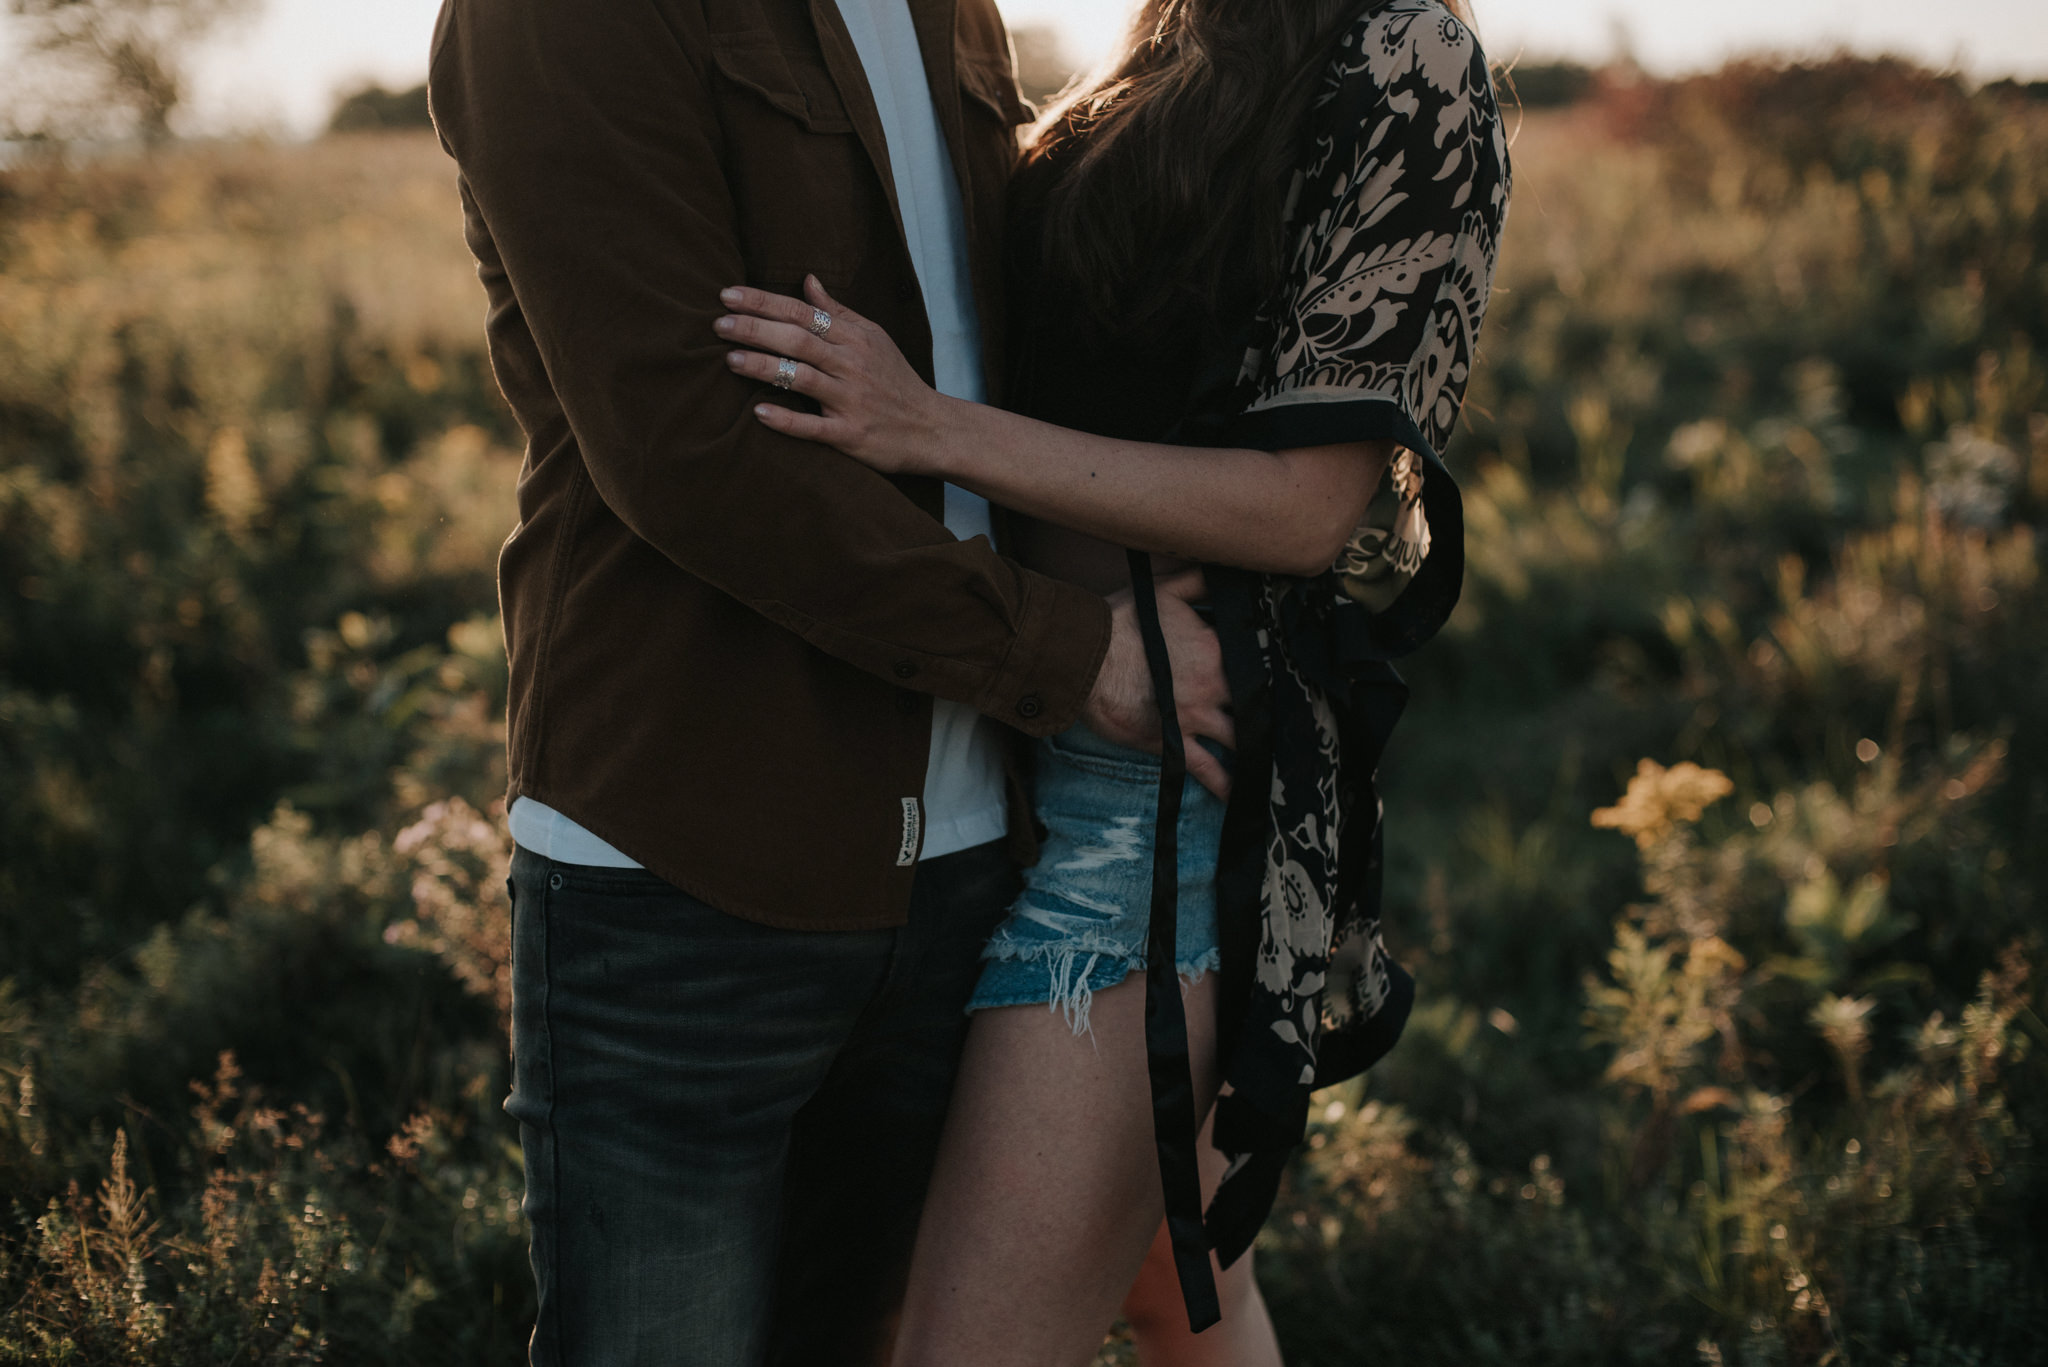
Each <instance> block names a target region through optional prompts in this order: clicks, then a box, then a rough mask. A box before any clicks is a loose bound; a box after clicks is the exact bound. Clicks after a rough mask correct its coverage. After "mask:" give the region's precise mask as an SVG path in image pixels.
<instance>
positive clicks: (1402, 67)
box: [1232, 0, 1510, 659]
mask: <svg viewBox="0 0 2048 1367" xmlns="http://www.w3.org/2000/svg"><path fill="white" fill-rule="evenodd" d="M1509 185H1510V170H1509V165H1508V154H1507V144H1506V138H1505V135H1504V131H1503V129H1502V126H1501V119H1500V110H1499V106H1498V105H1497V104H1496V102H1495V100H1494V94H1493V85H1492V81H1491V78H1490V76H1489V73H1488V70H1487V64H1486V59H1485V56H1484V54H1483V53H1482V52H1481V50H1480V48H1479V45H1478V43H1477V41H1476V40H1475V39H1474V38H1473V35H1472V34H1471V32H1470V31H1469V30H1468V29H1466V28H1465V26H1464V25H1462V24H1460V23H1459V22H1458V20H1457V19H1456V18H1454V17H1453V16H1452V15H1451V14H1450V13H1449V12H1448V11H1446V10H1445V9H1444V8H1443V7H1442V6H1441V5H1440V4H1437V3H1435V0H1395V3H1393V4H1391V5H1388V6H1385V7H1383V8H1380V9H1377V10H1375V11H1374V12H1373V13H1372V14H1370V15H1368V16H1367V17H1366V18H1365V19H1363V20H1362V21H1361V22H1360V23H1359V25H1358V26H1357V27H1355V28H1354V29H1353V30H1352V31H1351V32H1350V33H1349V34H1348V35H1347V36H1346V37H1345V39H1344V40H1343V42H1342V44H1341V47H1340V50H1339V53H1338V57H1337V59H1336V61H1335V62H1334V63H1333V65H1332V66H1331V68H1330V70H1329V74H1328V77H1327V79H1326V86H1325V90H1324V91H1323V94H1322V96H1321V97H1320V99H1319V101H1318V104H1317V107H1316V112H1315V117H1314V134H1313V142H1312V145H1311V148H1310V153H1309V156H1308V159H1307V161H1306V163H1305V165H1304V166H1303V167H1302V168H1301V171H1300V173H1299V175H1298V176H1297V179H1296V182H1295V189H1294V203H1293V205H1292V210H1291V214H1290V219H1289V222H1290V232H1291V234H1292V241H1293V250H1292V255H1291V258H1290V262H1289V266H1288V269H1287V275H1286V281H1285V285H1284V287H1283V289H1282V291H1281V293H1280V295H1279V296H1278V298H1277V300H1276V303H1275V304H1274V306H1273V310H1272V312H1271V314H1270V316H1269V317H1268V318H1267V320H1266V322H1267V326H1266V328H1265V329H1264V335H1265V336H1266V337H1267V339H1268V342H1267V345H1265V346H1264V347H1260V348H1256V349H1254V351H1253V353H1252V354H1251V355H1249V356H1247V358H1246V370H1245V374H1244V376H1243V377H1242V382H1243V383H1244V384H1245V385H1246V389H1245V390H1244V391H1243V392H1246V393H1247V394H1248V395H1249V396H1250V401H1249V403H1248V405H1247V406H1246V407H1245V409H1244V410H1243V412H1242V413H1241V414H1240V415H1239V417H1238V418H1237V420H1236V422H1235V423H1234V424H1233V431H1232V436H1233V438H1234V439H1235V440H1237V441H1239V442H1241V443H1243V444H1245V445H1248V446H1254V447H1258V448H1260V449H1265V450H1280V449H1286V448H1291V447H1301V446H1322V445H1334V444H1337V443H1342V442H1355V441H1371V440H1391V441H1393V442H1394V443H1396V444H1397V446H1398V447H1399V448H1400V449H1399V450H1398V452H1397V453H1396V456H1395V459H1394V462H1393V465H1392V467H1391V468H1390V470H1389V477H1388V479H1387V481H1386V483H1385V485H1384V486H1383V487H1382V488H1381V491H1380V494H1379V496H1378V497H1377V498H1376V499H1375V500H1374V502H1373V504H1372V506H1371V507H1370V508H1369V509H1368V510H1367V513H1366V516H1365V519H1364V521H1363V522H1361V523H1360V525H1359V527H1358V529H1357V531H1356V532H1355V533H1354V534H1353V536H1352V537H1351V540H1350V542H1349V543H1348V544H1347V546H1346V547H1345V550H1344V552H1343V554H1342V555H1341V556H1340V557H1339V559H1338V561H1337V563H1336V564H1335V565H1334V566H1333V567H1332V569H1331V574H1332V575H1333V576H1334V578H1335V581H1336V586H1337V588H1338V589H1339V590H1341V595H1342V598H1343V599H1344V600H1346V601H1348V602H1350V603H1352V604H1355V605H1357V606H1358V607H1359V608H1362V609H1364V612H1365V617H1366V619H1367V620H1366V621H1364V622H1362V623H1354V624H1353V625H1354V626H1356V627H1358V628H1359V629H1360V634H1362V636H1363V637H1364V638H1365V639H1363V640H1360V641H1358V642H1356V644H1357V645H1358V646H1359V648H1360V649H1362V650H1363V651H1364V652H1365V653H1366V654H1368V655H1371V656H1374V657H1376V658H1380V659H1387V658H1391V657H1392V656H1395V655H1399V654H1404V653H1406V652H1407V651H1409V650H1412V649H1414V648H1415V647H1416V646H1417V645H1420V644H1421V643H1422V642H1423V641H1425V640H1427V639H1428V638H1429V637H1430V636H1432V635H1434V634H1435V632H1436V630H1437V629H1438V628H1439V627H1440V626H1441V625H1442V624H1443V622H1444V620H1445V619H1446V618H1447V617H1449V615H1450V611H1451V608H1452V607H1453V606H1454V605H1455V604H1456V602H1457V596H1458V589H1459V587H1460V585H1461V583H1462V581H1463V577H1464V547H1463V519H1462V512H1461V507H1460V503H1459V499H1458V492H1457V485H1456V483H1455V482H1454V481H1453V480H1452V479H1451V477H1450V473H1449V471H1448V470H1446V469H1445V468H1444V465H1443V461H1442V459H1441V454H1440V453H1441V452H1442V450H1443V448H1444V445H1445V443H1446V442H1447V441H1448V439H1449V437H1450V434H1451V429H1452V427H1453V425H1454V424H1455V422H1456V420H1457V416H1458V412H1459V410H1460V408H1461V407H1462V406H1463V403H1464V397H1465V387H1466V384H1467V382H1468V381H1469V379H1470V377H1471V372H1472V364H1473V358H1474V353H1475V350H1476V347H1477V343H1478V337H1479V329H1480V324H1481V322H1482V321H1483V319H1484V317H1485V313H1486V303H1487V297H1488V294H1489V292H1490V290H1491V287H1492V281H1493V271H1494V264H1495V261H1496V259H1497V255H1498V245H1499V241H1500V232H1501V227H1502V224H1503V222H1504V220H1505V217H1506V212H1507V199H1508V190H1509ZM1347 615H1348V614H1347Z"/></svg>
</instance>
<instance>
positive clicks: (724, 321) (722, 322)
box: [711, 317, 739, 332]
mask: <svg viewBox="0 0 2048 1367" xmlns="http://www.w3.org/2000/svg"><path fill="white" fill-rule="evenodd" d="M711 326H713V327H715V328H717V329H718V330H719V331H720V332H731V331H732V330H733V329H734V328H736V327H738V326H739V319H737V318H732V317H726V318H721V319H719V320H718V321H717V322H715V323H713V324H712V325H711Z"/></svg>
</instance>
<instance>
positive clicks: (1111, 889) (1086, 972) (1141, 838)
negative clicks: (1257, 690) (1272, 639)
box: [967, 725, 1223, 1035]
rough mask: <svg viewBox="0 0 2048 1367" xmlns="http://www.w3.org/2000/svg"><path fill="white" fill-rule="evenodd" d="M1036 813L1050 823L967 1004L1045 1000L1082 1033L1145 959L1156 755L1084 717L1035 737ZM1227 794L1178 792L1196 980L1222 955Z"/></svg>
mask: <svg viewBox="0 0 2048 1367" xmlns="http://www.w3.org/2000/svg"><path fill="white" fill-rule="evenodd" d="M1037 760H1038V819H1039V820H1040V821H1042V822H1044V823H1045V827H1046V831H1047V835H1046V839H1045V842H1044V844H1043V846H1042V847H1041V848H1040V850H1039V855H1038V863H1037V864H1036V865H1035V866H1034V867H1032V868H1030V869H1027V870H1025V874H1024V878H1025V881H1024V891H1023V892H1022V893H1020V894H1019V895H1018V898H1017V902H1016V904H1015V905H1014V906H1012V907H1011V908H1010V913H1009V915H1008V916H1007V917H1005V918H1004V920H1003V922H1002V924H1001V925H999V926H997V927H996V932H995V934H994V935H992V936H991V937H989V942H988V947H987V948H985V949H984V950H982V953H981V957H982V958H983V959H985V960H986V961H987V967H985V968H984V969H982V972H981V982H980V983H979V985H978V986H976V988H975V990H974V996H973V998H972V999H971V1000H969V1001H968V1003H967V1009H968V1010H969V1011H979V1010H983V1009H985V1008H987V1007H992V1006H1023V1005H1027V1004H1031V1003H1036V1002H1044V1003H1045V1004H1046V1005H1047V1006H1048V1007H1049V1008H1050V1009H1052V1010H1055V1011H1059V1012H1061V1013H1062V1014H1063V1015H1064V1016H1065V1017H1066V1021H1067V1024H1068V1025H1069V1026H1071V1027H1072V1028H1073V1031H1074V1033H1075V1034H1077V1035H1078V1034H1085V1033H1087V1031H1088V1008H1089V1003H1090V1002H1091V1001H1093V999H1094V996H1095V994H1096V993H1097V992H1099V991H1101V990H1102V989H1103V988H1105V987H1114V986H1115V985H1116V984H1118V983H1120V982H1122V981H1123V980H1124V978H1125V977H1126V976H1128V975H1129V974H1130V973H1131V972H1132V970H1134V969H1136V970H1141V971H1142V970H1143V969H1144V967H1145V960H1146V953H1145V951H1146V936H1147V933H1148V932H1149V930H1150V928H1151V924H1152V915H1151V911H1152V847H1153V841H1152V835H1153V830H1154V826H1155V823H1156V822H1157V820H1158V812H1157V806H1158V801H1159V761H1158V760H1157V759H1156V758H1154V757H1153V756H1151V755H1148V754H1145V753H1144V752H1143V751H1140V750H1130V749H1126V748H1125V747H1123V746H1121V745H1116V744H1113V743H1111V742H1109V741H1106V740H1104V739H1102V737H1100V736H1098V735H1096V734H1095V733H1094V732H1093V731H1090V730H1089V729H1088V728H1087V727H1086V726H1084V725H1075V726H1073V727H1070V728H1068V729H1067V730H1065V731H1062V732H1061V733H1060V734H1058V735H1056V736H1051V737H1048V738H1046V739H1044V740H1041V741H1039V742H1038V755H1037ZM1222 836H1223V800H1222V799H1221V798H1219V797H1217V796H1216V795H1215V794H1213V793H1211V792H1210V791H1209V790H1208V789H1206V788H1204V787H1203V786H1202V785H1201V784H1199V783H1197V782H1195V780H1193V779H1188V780H1187V785H1186V787H1185V788H1184V789H1183V790H1182V792H1181V806H1180V826H1179V846H1180V859H1179V864H1180V868H1179V878H1180V906H1179V910H1178V914H1177V918H1176V935H1175V945H1174V960H1175V966H1176V967H1178V968H1179V970H1180V974H1181V977H1182V978H1183V979H1185V980H1187V981H1189V982H1193V981H1196V980H1198V979H1200V978H1201V976H1202V975H1203V974H1204V973H1207V972H1209V971H1210V970H1211V969H1213V968H1215V967H1216V966H1217V964H1218V962H1219V955H1218V951H1217V932H1216V852H1217V846H1218V845H1219V843H1220V842H1221V840H1222Z"/></svg>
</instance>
